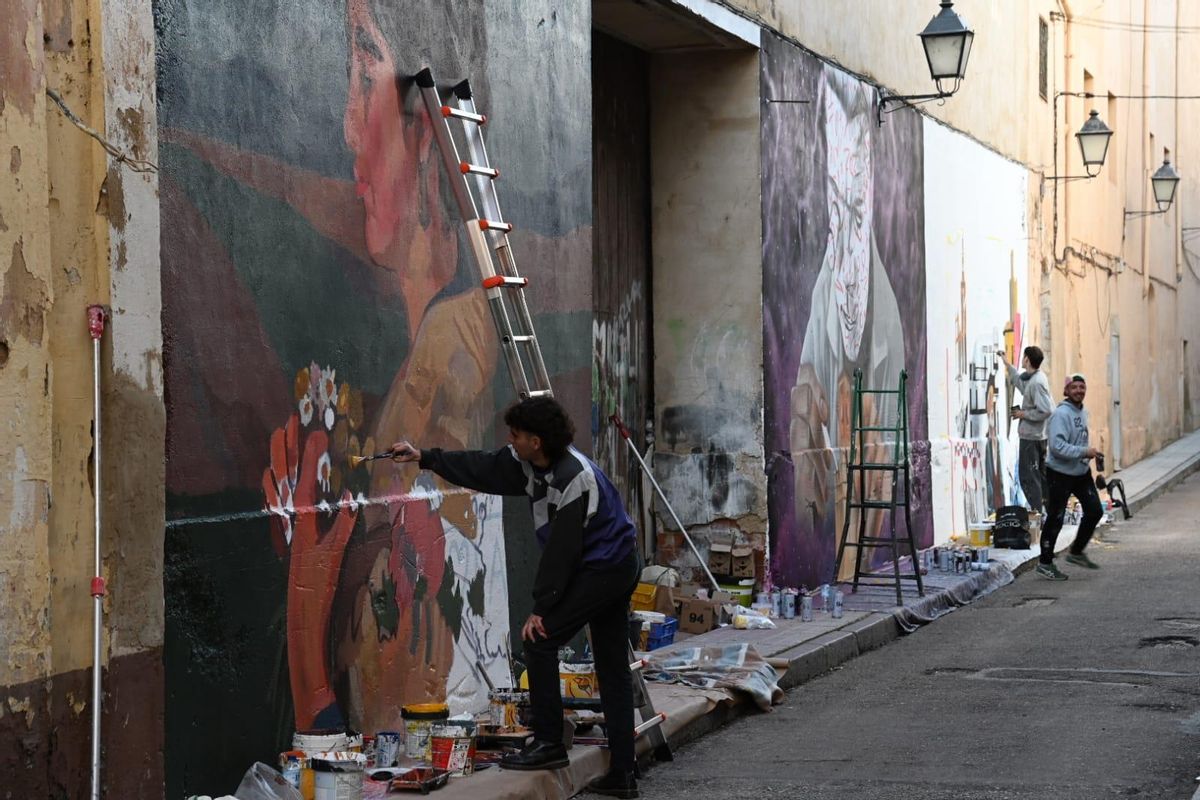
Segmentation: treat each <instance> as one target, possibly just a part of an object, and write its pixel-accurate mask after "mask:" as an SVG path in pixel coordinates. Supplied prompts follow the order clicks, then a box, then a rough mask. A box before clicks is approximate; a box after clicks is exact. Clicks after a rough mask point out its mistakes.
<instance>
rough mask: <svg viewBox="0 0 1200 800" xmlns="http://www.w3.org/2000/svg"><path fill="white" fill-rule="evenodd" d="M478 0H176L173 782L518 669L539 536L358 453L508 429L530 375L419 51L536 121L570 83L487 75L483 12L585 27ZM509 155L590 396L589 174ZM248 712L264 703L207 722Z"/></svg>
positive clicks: (529, 234) (505, 151) (172, 37)
mask: <svg viewBox="0 0 1200 800" xmlns="http://www.w3.org/2000/svg"><path fill="white" fill-rule="evenodd" d="M460 10H461V9H457V8H456V7H455V4H453V3H441V4H426V3H399V4H397V3H384V2H382V0H345V2H344V3H335V4H328V3H318V2H315V0H314V1H313V2H302V3H295V4H290V5H289V6H288V8H287V9H286V10H284V11H282V12H280V13H278V14H277V13H276V12H275V11H271V12H266V11H256V10H254V9H253V8H248V7H246V6H245V5H244V4H241V3H236V2H233V0H219V1H218V2H206V3H204V4H193V3H190V2H187V1H186V0H168V1H167V2H164V3H162V4H160V5H159V6H158V7H156V13H157V15H158V23H159V51H160V57H161V68H160V74H159V82H160V91H159V97H160V104H161V106H162V108H161V111H160V123H161V125H162V131H161V134H160V138H161V141H162V143H163V145H162V151H163V153H162V166H163V170H162V215H163V261H164V275H163V296H164V312H163V327H164V338H165V339H166V340H167V346H166V348H165V350H166V374H167V378H166V380H167V395H168V445H167V447H168V452H167V462H168V493H169V495H168V520H169V521H168V531H167V565H166V584H167V586H166V596H167V620H168V631H167V646H166V661H167V684H168V695H169V697H170V702H168V706H171V707H172V708H173V711H174V713H171V712H169V713H168V720H167V728H168V734H167V735H168V753H167V762H168V765H167V766H168V792H169V793H171V792H174V793H176V794H179V793H189V792H188V791H186V790H187V789H189V788H193V787H194V788H197V789H198V788H201V787H202V786H203V781H200V780H199V779H208V780H213V779H219V777H220V776H226V775H227V774H228V775H234V774H239V775H240V772H241V771H242V770H244V768H245V764H246V763H248V762H249V761H252V760H253V757H256V756H255V754H261V753H262V752H274V751H276V750H278V749H279V747H280V746H282V745H285V744H286V743H287V741H288V740H289V739H290V736H291V732H292V730H309V729H318V728H331V727H341V726H350V727H351V728H353V729H356V730H361V731H367V732H371V731H377V730H386V729H396V728H398V726H399V725H400V717H399V714H400V706H401V705H402V704H407V703H419V702H426V701H433V700H439V701H440V700H446V701H448V702H449V703H450V706H451V709H452V711H456V712H457V711H463V710H466V709H478V708H480V707H482V706H483V705H485V704H486V685H485V683H484V681H483V680H482V676H481V675H479V670H480V669H483V670H486V671H487V672H488V673H489V675H490V677H491V678H492V680H493V681H498V682H500V683H504V682H507V681H508V680H509V678H508V677H507V676H508V672H509V667H508V649H509V635H510V616H511V613H512V608H511V607H510V598H509V592H508V585H509V580H508V578H509V577H510V575H509V573H511V572H512V570H513V569H514V568H520V565H521V564H523V563H524V562H526V561H528V560H529V558H530V553H531V552H532V550H533V549H534V548H533V541H532V537H531V536H529V535H528V531H527V530H525V529H524V527H523V526H522V525H520V524H516V525H514V526H513V528H515V531H514V533H515V535H514V537H513V538H510V539H509V541H508V542H506V541H505V535H504V534H505V525H504V519H505V514H506V513H507V512H508V509H506V507H505V504H504V503H503V501H501V499H500V498H495V497H486V496H478V495H474V494H472V493H469V492H465V491H462V490H459V489H457V488H455V487H451V486H448V485H445V484H443V483H442V482H441V481H440V479H437V478H436V477H435V476H433V475H432V474H431V473H422V472H420V471H418V470H416V469H414V468H412V467H400V466H398V465H393V464H392V463H391V462H389V461H386V460H379V461H374V462H367V463H366V464H363V465H360V466H358V467H351V466H350V461H349V459H350V457H351V456H354V455H360V454H370V453H373V452H378V451H380V450H382V449H385V448H386V447H387V446H389V445H390V444H391V443H392V442H393V441H396V440H398V439H400V438H408V439H411V440H412V441H414V442H417V443H418V444H419V445H421V446H437V447H445V448H464V447H485V446H491V445H492V444H493V443H495V442H497V441H499V440H500V439H501V437H502V432H501V430H500V422H499V416H500V414H501V412H502V410H503V407H504V406H506V405H507V404H508V403H509V402H510V401H511V400H512V399H513V394H512V389H511V387H510V386H509V382H508V377H507V374H506V371H505V370H503V369H498V366H499V365H498V358H499V356H498V348H497V342H496V336H495V332H494V327H493V323H492V320H491V317H490V314H489V311H488V308H487V305H486V302H485V300H484V297H483V295H482V293H481V292H480V291H479V290H478V289H477V288H476V287H477V283H478V279H477V271H476V268H475V266H474V262H473V261H471V260H470V258H469V252H468V250H467V248H466V246H465V244H464V243H462V242H461V241H460V229H461V222H460V221H459V220H458V217H457V212H456V211H455V210H454V209H453V205H452V200H451V197H450V193H449V190H448V185H447V183H446V180H447V178H446V176H445V175H444V174H443V173H444V170H443V168H442V166H441V163H440V161H439V160H438V153H437V150H436V148H435V147H434V146H433V140H432V128H431V126H430V121H429V119H428V116H427V115H426V112H425V110H424V106H423V105H422V104H421V101H420V97H419V94H418V93H417V91H416V90H415V87H414V86H413V83H412V81H411V78H410V77H409V76H411V75H413V74H414V73H415V72H417V70H419V69H420V68H421V67H423V66H426V65H429V66H431V67H432V68H433V69H434V71H435V75H438V76H440V77H441V78H442V79H443V80H446V81H451V80H457V79H459V78H461V77H463V76H464V75H470V76H471V77H472V82H473V84H474V87H475V89H476V91H477V93H478V95H479V96H480V97H482V98H487V100H485V101H483V102H484V104H486V105H487V106H488V108H487V110H488V111H489V116H490V117H491V119H492V122H493V124H492V125H489V129H491V128H493V126H495V127H496V128H498V129H500V130H501V131H503V128H504V127H505V126H504V124H503V120H504V114H503V112H500V113H495V112H494V110H493V109H494V106H498V107H501V108H503V107H504V106H503V103H504V102H505V101H511V102H512V103H513V104H514V105H513V106H512V111H511V113H512V115H513V118H515V119H520V118H523V117H524V116H525V114H526V113H527V109H526V108H525V106H533V105H535V104H536V105H539V106H543V107H544V106H547V105H553V104H555V103H561V102H563V98H561V97H547V96H537V97H533V96H528V97H524V98H523V97H522V94H525V95H527V94H528V93H527V92H524V90H522V92H518V91H517V90H516V89H512V90H508V89H507V88H501V87H497V89H496V92H497V95H501V94H503V95H504V96H503V99H501V97H499V96H493V95H492V94H491V90H492V81H489V80H488V78H489V75H491V74H493V73H494V72H496V71H497V70H498V71H501V72H503V71H505V70H507V68H508V66H507V65H506V64H505V63H496V62H503V60H504V59H505V58H512V57H514V56H511V55H502V56H500V57H499V58H497V57H495V56H494V53H495V51H496V49H497V47H496V46H494V45H493V44H491V43H490V37H491V36H493V35H496V36H499V37H500V38H501V40H502V41H504V42H507V43H508V44H509V45H511V44H512V42H513V41H525V42H527V44H526V45H522V46H523V47H526V46H527V47H528V48H531V49H539V50H540V52H541V57H542V58H564V53H563V50H565V49H569V48H570V44H569V42H570V40H571V39H572V38H573V37H574V35H575V33H576V29H578V30H579V31H585V30H586V26H585V25H583V23H582V21H581V20H578V19H571V18H568V17H566V16H565V15H562V18H561V19H558V18H556V19H555V24H556V25H558V26H559V29H558V30H557V31H555V32H554V33H553V36H554V37H555V42H554V43H548V42H540V43H539V42H538V41H537V40H536V35H532V38H531V34H530V31H529V30H526V29H530V30H532V29H533V28H534V26H535V25H536V23H537V20H536V19H533V20H525V19H523V18H518V16H514V15H512V14H509V13H504V11H503V9H499V8H497V9H493V10H492V11H491V12H489V13H488V14H486V15H483V16H482V17H481V16H478V15H476V16H473V17H471V19H472V21H473V22H474V23H475V24H473V25H463V24H462V22H463V19H464V18H463V17H462V16H461V14H460V13H459V11H460ZM547 15H548V16H549V11H548V12H547ZM514 26H515V27H514ZM549 35H550V34H549V33H548V34H547V36H549ZM572 63H573V62H572ZM576 73H578V74H576ZM571 77H572V81H573V83H572V82H565V83H564V86H580V87H584V86H586V80H585V78H586V73H585V72H583V71H582V70H579V69H577V68H575V72H574V73H571ZM547 91H558V92H568V91H574V90H572V89H567V88H559V89H555V90H547ZM504 93H506V94H504ZM493 104H494V106H493ZM247 109H253V112H252V113H251V112H250V111H247ZM585 126H586V121H584V122H583V124H582V125H574V126H573V127H571V126H568V127H567V128H564V129H563V131H562V133H561V137H562V138H563V139H566V140H567V143H566V144H565V145H564V144H563V142H562V141H558V140H548V141H546V142H541V143H540V144H539V145H537V146H536V147H535V146H534V145H533V144H532V143H525V142H523V141H522V139H521V134H520V133H519V132H517V131H510V132H509V133H508V134H504V133H501V134H500V135H499V136H494V137H493V138H492V140H491V141H490V142H489V146H490V149H491V150H492V155H493V158H494V159H495V158H497V157H498V156H500V155H504V156H507V157H508V158H509V162H507V163H514V162H515V163H520V162H521V160H526V161H529V162H537V161H540V160H541V159H543V158H544V152H543V150H544V149H545V148H546V147H549V148H551V149H559V150H566V151H567V156H568V157H565V158H562V159H561V160H560V163H565V164H568V165H573V168H574V169H575V170H576V171H580V170H582V169H584V168H587V165H588V158H587V137H586V135H585V134H586V127H585ZM509 127H511V126H509ZM506 172H507V171H506ZM512 173H513V176H512V177H510V179H509V182H508V184H507V185H506V186H507V188H508V189H509V190H510V191H511V192H512V195H510V202H508V203H507V204H506V208H507V210H508V212H509V216H510V218H513V219H521V220H523V221H530V220H535V219H536V220H539V221H540V224H542V225H543V226H545V229H544V230H542V231H525V232H523V233H522V237H523V238H521V239H520V240H519V242H518V243H517V244H516V245H515V247H518V251H517V252H518V253H519V254H521V253H533V254H535V255H539V256H543V257H545V256H549V255H553V256H555V257H553V258H544V263H552V264H554V269H555V270H556V271H559V272H561V274H563V275H564V277H563V278H562V279H561V282H560V285H559V286H558V287H555V288H554V289H553V290H552V291H550V292H546V293H543V295H542V296H541V297H540V298H538V299H537V300H536V301H535V308H534V311H535V314H536V315H537V317H538V322H539V327H540V329H541V330H542V331H548V332H550V333H551V334H552V335H553V334H555V333H557V334H559V337H558V338H559V340H560V341H562V342H565V344H562V345H560V346H558V347H551V348H548V353H547V359H548V362H549V365H550V368H551V372H552V373H553V374H554V375H555V376H558V377H562V376H563V374H564V371H567V372H568V377H569V376H570V375H572V374H575V373H578V374H579V376H580V377H579V378H576V379H574V380H573V381H571V380H568V381H567V382H566V387H565V388H566V389H567V391H566V392H564V393H565V394H567V395H570V394H571V390H572V389H574V391H575V393H576V394H578V393H579V391H578V388H579V387H581V386H586V380H587V376H586V373H587V367H586V365H587V363H588V360H589V356H590V346H589V344H590V336H589V334H590V331H589V329H588V327H587V324H588V323H589V322H590V321H589V320H588V317H589V316H590V314H588V313H587V310H586V307H576V306H579V305H583V304H586V302H587V295H586V293H583V292H573V291H570V290H572V289H573V288H574V286H575V284H576V283H582V284H583V285H587V283H588V282H589V281H590V263H589V259H588V252H587V248H586V246H584V247H582V248H580V247H579V245H580V243H585V242H587V241H589V240H590V231H589V229H588V228H587V224H586V223H587V219H586V216H584V213H583V210H584V209H586V208H587V206H588V202H589V198H588V193H587V191H586V189H587V187H586V183H585V184H584V185H583V186H582V187H581V188H582V191H580V190H579V189H578V188H576V189H573V190H570V191H565V192H564V190H562V189H561V188H558V187H555V186H553V185H552V184H551V183H550V182H548V181H543V180H541V178H542V176H540V175H534V176H533V177H532V178H531V179H529V181H528V182H529V183H530V184H533V187H534V188H524V189H523V183H522V181H521V179H520V178H519V177H517V176H519V175H521V174H522V173H521V170H519V169H514V170H512ZM525 174H528V173H525ZM522 189H523V190H522ZM554 192H558V193H559V194H553V193H554ZM551 207H552V208H553V210H552V211H549V212H548V213H544V214H539V213H537V212H538V211H539V210H540V209H542V208H551ZM522 247H523V248H524V249H520V248H522ZM535 263H537V264H540V263H543V259H542V258H539V259H537V261H536V262H535ZM524 266H525V272H526V274H531V275H534V276H537V275H538V274H539V273H538V267H533V268H530V267H529V266H528V264H526V265H524ZM575 274H578V275H580V276H582V278H568V277H565V276H568V275H575ZM575 294H578V295H579V297H575V296H573V295H575ZM572 303H574V304H576V305H574V306H573V305H571V304H572ZM576 384H578V386H575V385H576ZM556 386H558V387H560V391H561V390H562V388H564V387H563V383H561V382H560V383H556ZM580 399H581V400H582V401H584V402H586V400H587V394H586V390H585V391H584V393H583V394H582V395H581V397H580ZM579 404H580V403H579V402H578V401H577V402H576V405H579ZM522 513H524V512H523V511H522V510H521V509H516V510H514V511H513V512H512V514H510V517H511V518H512V519H514V520H515V521H516V522H517V523H520V522H521V514H522ZM513 515H515V516H513ZM514 548H515V551H514ZM514 602H515V603H517V604H522V603H527V602H528V601H527V600H524V599H517V600H514ZM248 708H250V709H254V710H255V711H254V713H253V714H249V715H248V714H247V713H246V709H248ZM233 714H236V715H237V716H238V717H239V718H243V717H245V716H249V717H250V718H249V719H248V720H247V721H246V724H245V725H244V726H242V727H241V728H239V730H238V731H237V732H235V733H233V734H232V735H230V736H229V737H226V736H225V735H224V734H222V735H220V736H217V735H215V732H216V731H218V730H223V729H224V728H225V727H227V726H226V725H224V724H223V720H224V719H228V717H229V716H230V715H233ZM198 741H199V742H201V744H197V742H198ZM206 741H211V742H212V743H213V744H212V745H211V746H206V745H204V744H203V742H206ZM234 783H236V778H235V779H234ZM207 785H209V786H211V785H217V784H214V783H208V784H207Z"/></svg>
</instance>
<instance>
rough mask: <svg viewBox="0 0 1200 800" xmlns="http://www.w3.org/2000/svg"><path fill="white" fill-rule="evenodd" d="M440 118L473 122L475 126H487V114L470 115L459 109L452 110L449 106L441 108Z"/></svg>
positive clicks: (468, 112)
mask: <svg viewBox="0 0 1200 800" xmlns="http://www.w3.org/2000/svg"><path fill="white" fill-rule="evenodd" d="M442 116H443V117H454V118H455V119H461V120H465V121H467V122H474V123H475V124H476V125H486V124H487V114H472V113H471V112H470V111H463V110H462V109H461V108H452V107H451V106H442Z"/></svg>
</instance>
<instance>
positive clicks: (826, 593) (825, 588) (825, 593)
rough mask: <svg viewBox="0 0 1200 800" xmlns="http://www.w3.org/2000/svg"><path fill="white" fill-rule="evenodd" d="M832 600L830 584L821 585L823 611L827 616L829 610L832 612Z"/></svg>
mask: <svg viewBox="0 0 1200 800" xmlns="http://www.w3.org/2000/svg"><path fill="white" fill-rule="evenodd" d="M831 599H832V597H831V595H830V588H829V584H828V583H823V584H821V610H822V611H824V612H825V613H827V614H828V613H829V610H830V605H831V603H830V600H831Z"/></svg>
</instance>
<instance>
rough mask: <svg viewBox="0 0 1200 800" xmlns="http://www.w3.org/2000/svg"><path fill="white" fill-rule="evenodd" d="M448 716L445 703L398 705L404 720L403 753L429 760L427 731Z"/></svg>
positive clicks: (448, 710) (448, 712)
mask: <svg viewBox="0 0 1200 800" xmlns="http://www.w3.org/2000/svg"><path fill="white" fill-rule="evenodd" d="M449 717H450V709H449V707H447V706H446V704H445V703H419V704H417V705H411V706H401V707H400V718H401V719H403V720H404V755H406V756H408V757H409V758H416V759H420V760H421V761H426V762H427V761H429V733H430V729H431V728H432V727H433V725H434V724H435V723H438V722H443V721H445V720H446V719H448V718H449Z"/></svg>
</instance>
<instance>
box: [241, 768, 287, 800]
mask: <svg viewBox="0 0 1200 800" xmlns="http://www.w3.org/2000/svg"><path fill="white" fill-rule="evenodd" d="M233 794H234V796H235V797H237V800H304V796H303V795H301V794H300V792H299V791H298V790H297V789H296V787H295V786H292V785H291V784H290V783H288V782H287V779H286V778H284V777H283V776H282V775H280V774H279V772H278V771H277V770H274V769H271V768H270V767H269V766H267V765H266V764H264V763H262V762H261V761H258V762H255V764H254V766H252V767H251V768H250V769H248V770H246V774H245V775H244V776H242V782H241V783H239V784H238V788H237V791H235V792H234V793H233Z"/></svg>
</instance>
